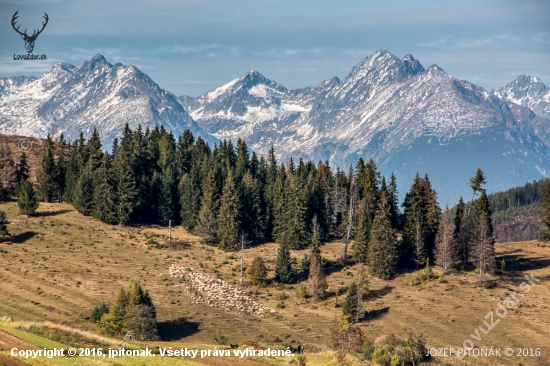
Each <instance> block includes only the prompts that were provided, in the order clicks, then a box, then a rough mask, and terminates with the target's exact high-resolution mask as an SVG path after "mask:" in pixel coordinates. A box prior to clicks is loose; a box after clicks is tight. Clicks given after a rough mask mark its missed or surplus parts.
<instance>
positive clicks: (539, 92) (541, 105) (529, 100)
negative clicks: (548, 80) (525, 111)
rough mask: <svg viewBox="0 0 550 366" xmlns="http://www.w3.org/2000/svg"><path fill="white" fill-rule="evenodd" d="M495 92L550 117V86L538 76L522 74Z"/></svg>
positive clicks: (507, 99) (509, 100) (503, 97)
mask: <svg viewBox="0 0 550 366" xmlns="http://www.w3.org/2000/svg"><path fill="white" fill-rule="evenodd" d="M494 94H495V95H496V96H498V97H499V98H501V99H502V100H506V101H508V102H512V103H515V104H518V105H521V106H524V107H527V108H530V109H531V110H532V111H533V112H535V113H536V114H537V115H539V116H541V117H545V118H550V88H548V87H547V86H546V85H545V84H544V83H543V82H542V80H541V79H539V78H537V77H536V76H529V75H520V76H518V77H517V78H516V79H515V80H514V81H512V82H510V83H509V84H508V85H506V86H505V87H503V88H500V89H497V90H495V91H494Z"/></svg>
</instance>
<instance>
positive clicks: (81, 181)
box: [73, 167, 94, 216]
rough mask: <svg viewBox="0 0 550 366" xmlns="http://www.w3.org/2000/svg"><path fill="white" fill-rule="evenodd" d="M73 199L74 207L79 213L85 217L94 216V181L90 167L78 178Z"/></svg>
mask: <svg viewBox="0 0 550 366" xmlns="http://www.w3.org/2000/svg"><path fill="white" fill-rule="evenodd" d="M73 199H74V201H73V204H74V207H75V208H76V210H77V211H78V212H80V213H81V214H83V215H85V216H90V215H91V214H92V210H93V208H94V181H93V178H92V175H91V174H90V172H89V168H88V167H86V168H84V171H83V172H82V174H81V175H80V177H79V178H78V182H77V185H76V188H75V190H74V198H73Z"/></svg>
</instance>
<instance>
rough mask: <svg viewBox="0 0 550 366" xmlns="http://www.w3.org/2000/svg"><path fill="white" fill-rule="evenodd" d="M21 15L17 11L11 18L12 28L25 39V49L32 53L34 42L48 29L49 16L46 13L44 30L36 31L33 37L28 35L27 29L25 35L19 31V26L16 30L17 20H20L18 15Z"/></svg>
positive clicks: (43, 24) (43, 23)
mask: <svg viewBox="0 0 550 366" xmlns="http://www.w3.org/2000/svg"><path fill="white" fill-rule="evenodd" d="M18 13H19V10H17V11H16V12H15V14H13V17H12V18H11V26H12V27H13V29H14V30H15V31H16V32H17V33H19V34H20V35H21V38H23V40H24V41H25V48H26V49H27V53H31V52H32V50H33V49H34V42H35V41H36V38H38V35H39V34H40V33H42V31H43V30H44V28H46V24H48V19H49V18H48V14H46V13H44V19H45V20H46V21H45V22H42V29H40V30H38V29H35V30H34V32H33V33H32V35H30V36H29V35H28V34H27V30H26V29H25V31H24V32H23V33H21V32H20V31H19V26H17V28H15V21H16V20H17V18H19V15H17V14H18Z"/></svg>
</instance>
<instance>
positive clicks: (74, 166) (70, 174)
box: [63, 141, 82, 207]
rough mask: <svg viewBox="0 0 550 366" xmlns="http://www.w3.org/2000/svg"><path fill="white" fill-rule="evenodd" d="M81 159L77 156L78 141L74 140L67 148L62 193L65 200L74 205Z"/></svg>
mask: <svg viewBox="0 0 550 366" xmlns="http://www.w3.org/2000/svg"><path fill="white" fill-rule="evenodd" d="M81 160H82V157H81V156H79V150H78V141H75V142H74V143H73V144H72V146H71V147H70V148H69V159H68V161H67V171H66V173H65V192H64V193H63V197H64V199H65V201H67V202H69V203H71V204H73V205H75V194H76V187H77V185H78V178H79V177H80V174H81V169H82V167H81V165H80V163H81ZM75 207H76V206H75Z"/></svg>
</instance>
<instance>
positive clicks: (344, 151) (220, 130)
mask: <svg viewBox="0 0 550 366" xmlns="http://www.w3.org/2000/svg"><path fill="white" fill-rule="evenodd" d="M54 117H55V118H54ZM549 118H550V90H549V89H548V87H547V86H546V85H545V84H544V83H543V82H542V81H541V80H540V79H538V78H536V77H532V76H526V75H522V76H519V77H518V78H517V79H516V80H514V81H512V82H511V83H509V84H508V85H506V86H505V87H503V88H501V89H498V90H494V91H486V90H485V89H483V88H481V87H479V86H476V85H474V84H472V83H470V82H467V81H464V80H458V79H456V78H454V77H453V76H451V75H449V74H447V73H445V72H444V71H443V70H442V69H441V68H440V67H438V66H437V65H432V66H430V67H428V68H427V69H425V68H424V67H423V66H422V65H421V63H420V62H419V61H418V60H416V59H415V58H414V57H413V56H411V55H407V56H405V57H404V58H402V59H400V58H398V57H396V56H395V55H392V54H391V53H390V52H388V51H378V52H376V53H374V54H373V55H370V56H369V57H367V58H365V59H364V60H362V61H361V62H360V63H359V64H357V65H356V66H355V67H354V68H353V69H352V70H351V72H350V73H349V74H348V75H347V76H346V77H344V78H343V79H342V80H340V79H338V78H336V77H334V78H332V79H329V80H326V81H323V82H321V83H319V84H318V85H316V86H312V87H306V88H303V89H296V90H288V89H287V88H285V87H284V86H282V85H280V84H278V83H277V82H275V81H272V80H269V79H268V78H266V77H265V76H263V75H262V74H260V73H259V72H257V71H250V72H248V73H247V74H245V75H244V76H242V77H240V78H237V79H235V80H232V81H230V82H229V83H227V84H225V85H223V86H221V87H218V88H216V89H214V90H212V91H210V92H208V93H206V94H203V95H201V96H198V97H189V96H181V97H176V96H174V95H173V94H172V93H170V92H167V91H165V90H163V89H161V88H160V87H159V86H158V85H156V84H155V83H154V82H153V81H152V80H151V79H150V78H149V77H148V76H147V75H145V74H144V73H142V72H140V71H139V70H138V69H137V68H135V67H134V66H124V65H122V64H119V63H117V64H115V65H111V64H109V63H108V62H107V61H106V60H105V58H103V56H100V55H96V56H95V57H94V58H92V59H91V60H90V61H88V62H86V63H84V65H83V66H82V67H81V68H77V67H75V66H72V65H69V64H64V63H60V64H57V65H55V66H54V67H53V68H52V70H51V71H50V72H48V73H47V74H45V75H44V76H42V77H41V78H32V77H15V78H1V79H0V132H1V133H6V134H19V135H34V136H44V135H45V134H46V133H47V132H48V131H51V130H53V129H55V130H56V131H63V132H64V133H65V135H66V136H68V137H69V138H71V139H74V138H76V137H77V135H78V133H79V132H80V130H83V131H84V132H85V133H86V134H89V133H90V130H91V129H93V128H94V127H95V128H97V129H98V130H99V131H100V133H101V135H102V139H103V141H104V142H105V143H107V144H110V142H111V141H112V138H113V137H115V136H117V135H118V134H119V133H120V131H121V130H122V127H123V126H124V124H125V123H126V122H128V123H130V126H132V127H133V128H135V127H136V126H137V125H138V124H141V125H142V126H148V127H153V126H155V125H161V124H162V125H164V126H165V127H166V128H167V129H169V130H171V131H173V132H174V134H176V135H178V134H180V133H181V132H182V131H183V130H185V129H190V130H191V131H192V132H193V133H195V134H199V135H201V136H202V137H203V138H205V139H206V140H207V141H209V142H210V143H211V144H213V143H215V142H216V141H218V139H232V140H236V139H238V138H243V139H244V140H245V141H246V142H247V144H248V146H249V147H250V148H251V149H253V150H254V151H256V152H258V153H260V154H266V153H267V151H268V150H269V148H270V147H271V146H274V148H275V151H276V153H277V155H278V157H279V158H282V159H286V158H288V157H291V156H292V157H295V158H296V157H303V158H305V159H313V160H315V161H318V160H322V161H325V160H327V161H329V162H330V163H331V165H338V166H340V167H341V168H343V169H347V167H348V166H349V165H350V164H352V165H354V164H355V163H356V161H357V159H358V157H360V156H361V157H363V158H364V159H365V160H368V159H370V158H372V159H374V160H375V161H376V162H377V164H378V167H379V168H380V170H381V172H382V173H383V174H385V175H388V174H390V173H391V172H392V171H393V172H395V174H396V176H397V178H398V182H399V183H400V191H401V197H403V196H404V193H405V192H406V190H407V189H408V185H409V184H411V183H412V178H413V177H414V175H415V174H416V173H417V172H418V173H419V174H421V175H424V174H426V173H427V174H428V175H429V177H430V180H431V181H432V184H433V185H434V187H435V188H436V190H437V192H438V194H439V199H440V201H441V202H442V203H443V204H444V203H447V202H448V203H450V204H454V202H456V200H457V199H458V196H460V195H465V196H468V195H470V194H471V193H470V191H469V187H468V184H467V182H468V178H469V177H471V176H472V175H473V174H474V172H475V169H476V168H477V167H478V166H479V167H481V168H482V169H483V170H484V171H485V173H486V175H487V179H488V184H487V189H488V190H489V191H497V190H504V189H506V188H509V187H512V186H517V185H523V184H524V183H525V182H526V181H530V180H534V179H539V178H540V177H542V176H546V175H548V174H550V150H549V149H550V120H549Z"/></svg>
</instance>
